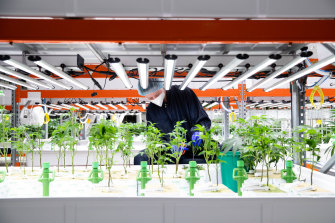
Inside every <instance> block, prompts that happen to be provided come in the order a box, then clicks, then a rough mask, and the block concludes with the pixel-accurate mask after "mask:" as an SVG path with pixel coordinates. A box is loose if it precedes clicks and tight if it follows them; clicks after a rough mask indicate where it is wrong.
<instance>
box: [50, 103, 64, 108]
mask: <svg viewBox="0 0 335 223" xmlns="http://www.w3.org/2000/svg"><path fill="white" fill-rule="evenodd" d="M50 105H51V106H53V107H55V108H59V109H68V108H66V107H63V106H60V105H55V104H50Z"/></svg>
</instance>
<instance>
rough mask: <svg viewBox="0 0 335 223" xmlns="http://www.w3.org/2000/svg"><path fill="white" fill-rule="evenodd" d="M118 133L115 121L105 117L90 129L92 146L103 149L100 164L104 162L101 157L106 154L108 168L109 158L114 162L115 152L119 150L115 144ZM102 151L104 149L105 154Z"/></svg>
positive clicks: (105, 160)
mask: <svg viewBox="0 0 335 223" xmlns="http://www.w3.org/2000/svg"><path fill="white" fill-rule="evenodd" d="M117 133H118V129H117V127H116V126H115V125H114V123H113V122H110V121H107V120H104V119H102V120H101V121H100V122H99V123H97V124H94V125H93V126H92V128H91V130H90V138H89V140H90V146H92V147H94V148H95V149H96V150H100V149H101V153H100V166H101V162H102V160H101V159H102V157H103V156H104V162H105V166H106V169H108V162H109V158H110V159H111V160H110V163H111V164H113V163H114V162H113V158H114V154H115V153H116V152H117V148H115V144H116V142H117V139H118V135H117ZM102 151H104V154H103V155H102ZM110 153H111V154H110ZM110 155H111V157H110Z"/></svg>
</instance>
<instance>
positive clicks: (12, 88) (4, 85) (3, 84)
mask: <svg viewBox="0 0 335 223" xmlns="http://www.w3.org/2000/svg"><path fill="white" fill-rule="evenodd" d="M0 87H4V88H8V89H10V90H16V86H14V85H10V84H6V83H4V82H0Z"/></svg>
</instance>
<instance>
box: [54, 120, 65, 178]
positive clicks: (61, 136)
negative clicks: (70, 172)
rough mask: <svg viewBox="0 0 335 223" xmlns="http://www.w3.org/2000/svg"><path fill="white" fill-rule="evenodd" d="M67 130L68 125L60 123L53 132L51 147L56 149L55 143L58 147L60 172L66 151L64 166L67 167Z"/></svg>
mask: <svg viewBox="0 0 335 223" xmlns="http://www.w3.org/2000/svg"><path fill="white" fill-rule="evenodd" d="M66 134H67V132H66V126H65V125H58V126H57V127H56V129H55V130H54V131H53V132H52V134H51V141H50V142H51V149H52V150H55V145H57V147H58V153H57V170H58V172H59V165H60V160H61V158H62V157H63V153H64V167H65V140H66V139H65V135H66Z"/></svg>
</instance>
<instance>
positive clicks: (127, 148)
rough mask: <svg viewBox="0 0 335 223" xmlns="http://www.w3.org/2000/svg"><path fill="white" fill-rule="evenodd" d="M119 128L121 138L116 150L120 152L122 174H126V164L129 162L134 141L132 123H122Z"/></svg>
mask: <svg viewBox="0 0 335 223" xmlns="http://www.w3.org/2000/svg"><path fill="white" fill-rule="evenodd" d="M119 130H120V137H121V140H120V141H119V145H118V150H119V151H120V152H121V158H122V160H123V168H124V174H125V175H126V174H127V173H128V171H127V164H129V163H130V156H131V154H132V150H133V148H134V147H133V143H134V138H133V134H134V132H133V130H134V128H133V124H131V123H126V124H122V125H121V126H120V129H119Z"/></svg>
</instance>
